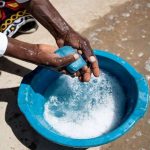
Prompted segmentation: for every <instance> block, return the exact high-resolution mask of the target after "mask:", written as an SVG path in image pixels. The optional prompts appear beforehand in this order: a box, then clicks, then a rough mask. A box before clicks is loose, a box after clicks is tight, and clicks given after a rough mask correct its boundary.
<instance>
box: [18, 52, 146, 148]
mask: <svg viewBox="0 0 150 150" xmlns="http://www.w3.org/2000/svg"><path fill="white" fill-rule="evenodd" d="M94 53H95V55H96V56H97V58H98V61H99V65H100V68H102V69H104V70H107V71H108V72H110V73H111V74H113V75H115V76H116V77H117V79H118V80H119V81H120V83H121V85H122V87H123V89H124V93H125V95H126V99H127V103H126V111H125V114H124V118H123V119H122V122H121V123H120V125H119V126H118V127H116V128H115V129H114V130H112V131H110V132H108V133H106V134H104V135H102V136H99V137H96V138H91V139H72V138H68V137H64V136H62V135H60V134H59V133H58V132H56V131H55V130H53V128H52V127H50V125H48V123H47V122H46V121H45V120H44V118H43V111H44V104H45V102H46V100H45V98H44V96H43V95H44V92H45V90H46V89H47V88H48V87H49V85H50V84H51V83H52V82H53V81H54V80H56V79H57V78H58V77H59V76H60V75H59V74H58V73H56V72H54V71H51V70H48V69H46V68H42V67H38V68H36V69H35V70H34V71H33V72H31V73H30V74H28V75H26V76H25V77H24V79H23V81H22V83H21V85H20V88H19V94H18V105H19V108H20V110H21V111H22V113H23V114H24V115H25V117H26V118H27V120H28V121H29V123H30V125H31V126H32V127H33V128H34V129H35V130H36V131H37V132H38V133H39V134H41V135H42V136H43V137H45V138H46V139H48V140H50V141H53V142H55V143H58V144H61V145H65V146H70V147H80V148H81V147H94V146H100V145H103V144H106V143H109V142H111V141H114V140H116V139H117V138H119V137H120V136H122V135H124V134H125V133H127V132H128V131H129V130H130V129H131V128H132V127H133V126H134V125H135V123H137V121H138V120H139V119H140V118H142V117H143V116H144V114H145V112H146V110H147V109H148V102H149V90H148V83H147V81H146V80H145V78H144V77H143V76H142V75H141V74H139V73H138V72H137V71H136V70H135V69H134V68H133V67H132V66H131V65H130V64H128V63H127V62H126V61H124V60H123V59H121V58H119V57H117V56H115V55H113V54H111V53H108V52H104V51H100V50H94Z"/></svg>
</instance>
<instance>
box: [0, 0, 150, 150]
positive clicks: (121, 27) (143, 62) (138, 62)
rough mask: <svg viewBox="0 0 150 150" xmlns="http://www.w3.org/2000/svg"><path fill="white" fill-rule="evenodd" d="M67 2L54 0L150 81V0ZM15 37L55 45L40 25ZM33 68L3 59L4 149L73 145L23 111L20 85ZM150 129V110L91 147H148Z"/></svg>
mask: <svg viewBox="0 0 150 150" xmlns="http://www.w3.org/2000/svg"><path fill="white" fill-rule="evenodd" d="M63 2H64V3H65V4H66V5H64V4H63V3H62V1H61V0H52V3H53V4H54V6H55V7H56V8H57V9H58V10H59V12H60V13H62V14H63V17H64V18H65V19H66V20H67V21H68V22H69V23H70V24H71V25H72V26H73V27H74V28H75V29H76V30H77V31H79V32H80V33H81V34H82V35H84V36H85V37H87V38H88V39H89V40H90V42H91V45H92V47H93V48H96V49H102V50H104V51H109V52H112V53H115V54H116V55H118V56H120V57H122V58H124V59H125V60H127V61H128V62H129V63H130V64H132V65H133V66H134V67H135V68H136V69H137V70H138V71H139V72H141V73H142V74H144V75H145V77H146V78H147V80H148V81H149V84H150V0H107V1H104V0H82V1H79V0H70V1H67V0H64V1H63ZM79 6H80V7H79ZM87 14H88V15H87ZM40 37H42V39H41V38H40ZM17 39H20V40H23V41H26V42H32V43H36V42H39V43H50V44H52V45H54V44H55V42H54V40H53V39H52V37H51V36H50V35H49V33H48V32H47V31H46V30H45V29H44V28H43V27H42V26H40V28H39V30H38V31H37V32H36V33H34V34H31V35H21V36H19V37H17ZM35 67H36V66H35V65H33V64H30V63H25V62H23V61H19V60H17V59H10V58H8V57H4V58H0V129H1V131H0V150H28V149H29V150H75V149H72V148H67V147H63V146H59V145H56V144H54V143H51V142H49V141H47V140H45V139H44V138H42V137H41V136H40V135H38V134H37V133H36V132H35V131H34V130H33V129H32V128H31V127H30V126H29V124H28V122H27V121H26V119H25V118H24V116H23V115H22V114H21V112H20V111H19V108H18V106H17V90H18V86H19V84H20V81H21V79H22V77H23V76H24V75H25V74H27V73H29V72H30V71H31V70H33V69H34V68H35ZM149 133H150V112H147V114H146V115H145V117H144V118H143V119H142V120H141V121H140V122H139V123H138V124H136V126H135V127H134V128H133V129H132V130H131V131H130V132H129V133H127V134H126V135H125V136H123V137H121V138H119V139H118V140H116V141H114V142H112V143H110V144H107V145H104V146H101V147H96V148H89V149H88V150H150V136H149ZM83 150H85V149H83Z"/></svg>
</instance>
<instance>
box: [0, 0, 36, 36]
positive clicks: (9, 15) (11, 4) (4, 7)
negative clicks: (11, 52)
mask: <svg viewBox="0 0 150 150" xmlns="http://www.w3.org/2000/svg"><path fill="white" fill-rule="evenodd" d="M19 1H20V2H21V0H19ZM22 2H23V0H22ZM33 21H35V19H34V18H33V17H32V16H31V15H30V14H29V13H28V12H27V11H26V10H25V9H24V8H23V6H22V5H21V4H20V3H17V2H16V1H15V0H5V1H1V0H0V32H2V33H4V34H6V35H7V36H9V37H12V36H13V35H14V34H15V33H16V32H17V31H18V30H19V29H20V27H22V26H23V25H25V24H26V23H28V22H33Z"/></svg>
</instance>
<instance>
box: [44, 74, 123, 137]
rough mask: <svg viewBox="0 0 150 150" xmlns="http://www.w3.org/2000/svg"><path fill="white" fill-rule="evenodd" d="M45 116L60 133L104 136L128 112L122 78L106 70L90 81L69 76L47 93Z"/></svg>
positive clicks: (62, 78)
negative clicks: (125, 109) (119, 79)
mask: <svg viewBox="0 0 150 150" xmlns="http://www.w3.org/2000/svg"><path fill="white" fill-rule="evenodd" d="M45 97H47V98H46V99H48V100H47V102H46V103H45V106H44V118H45V120H46V121H47V123H48V124H49V125H50V126H51V127H52V128H53V129H54V130H55V131H57V132H58V133H59V134H61V135H63V136H65V137H71V138H75V139H87V138H94V137H97V136H100V135H102V134H104V133H106V132H109V131H110V130H112V129H114V128H115V127H117V126H118V125H119V123H120V122H121V120H122V118H123V115H124V108H125V95H124V92H123V89H122V87H121V86H120V84H119V82H118V80H117V79H116V78H115V77H114V76H112V75H110V74H109V73H107V72H105V71H102V72H101V76H100V77H99V78H95V77H92V79H91V81H90V82H89V83H81V82H79V81H78V79H77V78H71V77H69V76H66V75H62V76H60V77H59V78H58V79H57V80H56V81H54V82H53V83H52V84H51V85H50V87H49V88H48V89H47V91H46V93H45Z"/></svg>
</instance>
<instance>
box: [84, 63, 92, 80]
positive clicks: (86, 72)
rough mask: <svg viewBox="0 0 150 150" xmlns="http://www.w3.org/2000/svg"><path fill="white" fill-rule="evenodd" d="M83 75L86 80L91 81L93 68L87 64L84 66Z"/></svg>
mask: <svg viewBox="0 0 150 150" xmlns="http://www.w3.org/2000/svg"><path fill="white" fill-rule="evenodd" d="M82 76H83V81H84V82H89V81H90V79H91V69H90V68H89V67H87V66H85V67H83V68H82Z"/></svg>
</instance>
